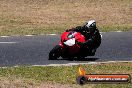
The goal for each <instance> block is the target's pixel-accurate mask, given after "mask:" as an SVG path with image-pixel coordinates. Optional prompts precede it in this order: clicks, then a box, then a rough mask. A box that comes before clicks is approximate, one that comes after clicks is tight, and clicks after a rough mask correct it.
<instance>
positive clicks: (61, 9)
mask: <svg viewBox="0 0 132 88" xmlns="http://www.w3.org/2000/svg"><path fill="white" fill-rule="evenodd" d="M131 9H132V0H37V1H36V0H1V1H0V35H26V34H37V35H39V34H47V33H58V34H60V33H61V32H62V31H64V30H65V29H67V28H71V27H75V26H77V25H82V24H83V23H84V22H85V21H87V20H90V19H95V20H96V21H97V25H98V27H99V28H100V31H117V30H121V31H129V30H132V19H131V18H132V15H131V14H132V10H131Z"/></svg>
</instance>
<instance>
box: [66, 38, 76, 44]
mask: <svg viewBox="0 0 132 88" xmlns="http://www.w3.org/2000/svg"><path fill="white" fill-rule="evenodd" d="M64 44H65V45H67V46H73V45H75V38H72V39H69V40H67V41H66V42H64Z"/></svg>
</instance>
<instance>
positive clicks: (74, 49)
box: [59, 31, 85, 56]
mask: <svg viewBox="0 0 132 88" xmlns="http://www.w3.org/2000/svg"><path fill="white" fill-rule="evenodd" d="M69 34H70V37H71V38H68V37H69ZM72 38H75V41H76V42H85V37H84V36H83V35H82V34H81V33H79V32H73V31H69V32H63V33H62V35H61V41H60V42H59V45H60V46H61V47H62V49H64V50H65V49H66V50H67V53H68V54H70V55H71V56H72V55H75V54H77V53H78V52H79V50H80V46H79V45H78V44H74V45H73V46H67V45H65V44H64V42H65V41H67V40H69V39H72Z"/></svg>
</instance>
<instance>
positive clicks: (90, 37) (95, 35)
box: [68, 26, 101, 52]
mask: <svg viewBox="0 0 132 88" xmlns="http://www.w3.org/2000/svg"><path fill="white" fill-rule="evenodd" d="M88 30H90V31H88ZM68 31H76V32H80V33H81V34H82V35H84V37H85V38H86V42H85V43H83V44H82V48H84V49H86V51H87V50H89V51H90V52H91V51H92V50H93V49H94V50H95V51H96V49H97V48H98V47H99V46H100V44H101V35H100V33H99V30H98V28H94V29H87V28H85V27H84V26H77V27H76V28H72V29H69V30H68ZM83 51H84V50H83Z"/></svg>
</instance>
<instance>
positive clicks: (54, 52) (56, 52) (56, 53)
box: [49, 45, 61, 60]
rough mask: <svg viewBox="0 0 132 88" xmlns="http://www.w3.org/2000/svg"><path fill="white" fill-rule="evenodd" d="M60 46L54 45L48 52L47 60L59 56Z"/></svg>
mask: <svg viewBox="0 0 132 88" xmlns="http://www.w3.org/2000/svg"><path fill="white" fill-rule="evenodd" d="M60 51H61V46H59V45H56V46H55V47H54V48H53V49H52V50H51V51H50V53H49V60H56V59H57V58H59V57H60Z"/></svg>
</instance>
